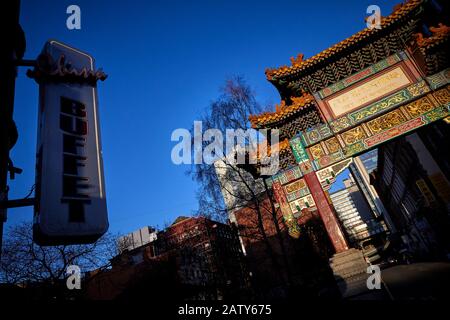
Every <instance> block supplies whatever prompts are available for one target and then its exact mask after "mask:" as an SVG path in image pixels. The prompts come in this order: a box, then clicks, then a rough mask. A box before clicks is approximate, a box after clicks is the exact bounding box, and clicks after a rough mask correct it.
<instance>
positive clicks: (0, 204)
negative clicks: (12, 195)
mask: <svg viewBox="0 0 450 320" xmlns="http://www.w3.org/2000/svg"><path fill="white" fill-rule="evenodd" d="M35 202H36V198H25V199H16V200H4V201H0V209H9V208H18V207H28V206H34V204H35Z"/></svg>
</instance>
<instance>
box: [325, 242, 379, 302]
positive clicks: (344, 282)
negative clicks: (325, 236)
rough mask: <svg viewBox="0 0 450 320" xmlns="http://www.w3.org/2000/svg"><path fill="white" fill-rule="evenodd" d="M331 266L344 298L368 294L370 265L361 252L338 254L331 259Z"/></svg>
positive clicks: (347, 251) (356, 250) (350, 251)
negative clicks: (368, 269) (368, 268)
mask: <svg viewBox="0 0 450 320" xmlns="http://www.w3.org/2000/svg"><path fill="white" fill-rule="evenodd" d="M329 264H330V267H331V269H332V270H333V275H334V278H335V279H336V283H337V285H338V288H339V291H340V292H341V295H342V297H343V298H350V297H353V296H356V295H361V294H364V293H368V292H369V291H371V290H369V289H368V288H367V279H368V277H369V276H370V275H371V274H369V273H367V267H368V264H367V262H366V260H365V259H364V255H363V253H362V251H361V250H358V249H349V250H346V251H343V252H340V253H336V254H335V255H334V256H333V257H331V258H330V260H329Z"/></svg>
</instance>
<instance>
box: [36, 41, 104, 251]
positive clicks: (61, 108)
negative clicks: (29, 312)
mask: <svg viewBox="0 0 450 320" xmlns="http://www.w3.org/2000/svg"><path fill="white" fill-rule="evenodd" d="M28 76H29V77H31V78H33V79H35V80H36V82H37V83H38V84H39V116H38V140H37V150H36V204H35V208H34V226H33V237H34V240H35V242H37V243H38V244H41V245H58V244H74V243H90V242H94V241H95V240H97V239H98V238H99V237H100V236H101V235H103V234H104V233H105V232H106V231H107V230H108V215H107V210H106V197H105V183H104V177H103V163H102V151H101V142H100V131H99V130H100V127H99V115H98V104H97V85H96V84H97V81H98V80H105V79H106V75H105V74H104V73H103V72H102V71H101V70H95V69H94V59H93V58H92V57H91V56H90V55H88V54H86V53H83V52H81V51H79V50H77V49H75V48H72V47H69V46H67V45H65V44H63V43H60V42H58V41H48V42H47V43H46V44H45V46H44V49H43V51H42V53H41V54H40V56H39V57H38V60H37V63H36V67H35V68H34V70H28Z"/></svg>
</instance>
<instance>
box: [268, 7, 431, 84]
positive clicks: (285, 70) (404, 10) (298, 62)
mask: <svg viewBox="0 0 450 320" xmlns="http://www.w3.org/2000/svg"><path fill="white" fill-rule="evenodd" d="M422 2H423V0H410V1H408V2H406V3H405V4H403V5H397V6H396V7H395V8H394V12H393V13H391V14H390V15H389V16H387V17H383V19H382V21H381V29H383V28H385V27H387V26H389V25H391V24H392V23H394V22H395V21H397V20H399V19H401V18H402V17H404V16H406V15H407V14H408V13H409V12H411V11H412V10H413V9H414V8H416V7H417V6H419V5H420V4H421V3H422ZM379 31H380V29H375V28H373V29H369V28H365V29H363V30H361V31H359V32H358V33H356V34H354V35H353V36H351V37H350V38H347V39H345V40H343V41H341V42H339V43H337V44H335V45H334V46H331V47H329V48H328V49H326V50H324V51H322V52H320V53H318V54H316V55H315V56H312V57H311V58H308V59H306V60H303V56H302V55H299V56H298V57H297V59H293V58H291V62H292V66H290V67H288V66H281V67H279V68H275V69H266V77H267V79H268V80H272V79H274V78H278V77H282V76H286V75H290V74H293V73H295V72H298V71H301V70H304V69H306V68H308V67H310V66H312V65H314V64H316V63H318V62H320V61H323V60H325V59H327V58H329V57H331V56H332V55H334V54H336V53H338V52H340V51H342V50H343V49H345V48H347V47H349V46H351V45H352V44H354V43H357V42H359V41H362V40H363V39H366V38H368V37H369V36H371V35H372V34H375V33H377V32H379Z"/></svg>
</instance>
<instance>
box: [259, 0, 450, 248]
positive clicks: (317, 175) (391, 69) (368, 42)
mask: <svg viewBox="0 0 450 320" xmlns="http://www.w3.org/2000/svg"><path fill="white" fill-rule="evenodd" d="M430 10H432V9H431V8H430V7H428V3H427V2H426V1H409V2H407V3H406V4H404V5H402V6H400V7H397V8H396V10H395V11H394V12H393V13H392V14H391V15H389V16H388V17H385V18H383V21H382V26H381V29H379V30H378V29H364V30H362V31H360V32H359V33H357V34H355V35H353V36H352V37H350V38H348V39H346V40H344V41H342V42H340V43H338V44H337V45H335V46H333V47H331V48H328V49H327V50H325V51H323V52H321V53H319V54H318V55H316V56H313V57H311V58H309V59H307V60H303V56H302V55H299V56H298V57H297V58H296V59H295V58H291V62H292V66H289V67H287V66H284V67H281V68H278V69H269V70H266V75H267V78H268V80H269V81H271V82H272V83H273V84H274V85H275V86H276V88H277V89H278V90H279V92H280V95H281V97H282V102H281V104H280V105H277V106H276V111H275V112H266V113H263V114H260V115H254V116H251V117H250V121H251V123H252V126H253V127H254V128H266V129H271V128H272V129H275V128H276V129H279V130H280V134H281V137H280V140H283V141H282V142H281V143H280V162H281V163H280V164H281V168H282V170H281V171H280V172H279V173H278V174H276V175H275V176H273V177H271V178H270V179H268V180H269V181H268V182H269V183H270V184H271V185H272V187H273V190H274V196H275V199H276V201H277V202H278V203H279V204H280V210H281V211H282V214H283V216H284V218H285V220H286V221H290V222H291V221H292V220H295V219H296V217H297V216H298V214H299V213H300V212H301V211H302V209H304V208H307V207H310V206H313V205H314V206H316V208H317V211H318V213H319V216H320V217H321V219H322V221H323V223H324V226H325V229H326V231H327V233H328V235H329V238H330V240H331V242H332V244H333V246H334V248H335V250H336V252H342V251H345V250H347V249H348V244H347V241H346V239H345V237H344V233H343V231H342V229H341V226H340V224H339V221H338V220H337V218H336V215H335V213H334V209H333V208H332V205H331V204H330V201H329V199H328V197H327V194H326V193H325V192H324V190H327V189H328V188H329V187H330V185H331V184H332V182H333V181H334V178H335V176H336V175H337V174H339V173H340V172H342V171H343V170H344V169H345V168H346V167H347V166H348V165H349V164H350V163H351V162H352V158H353V157H355V156H358V155H360V154H362V153H364V152H366V151H369V150H371V149H373V148H376V147H377V146H379V145H380V144H383V143H386V142H387V141H390V140H392V139H395V138H396V137H399V136H401V135H404V134H407V133H411V132H413V131H415V130H417V129H419V128H421V127H423V126H426V125H428V124H430V123H433V122H435V121H442V120H445V121H447V122H448V120H449V119H450V118H449V110H450V85H449V83H450V69H449V68H448V67H449V62H448V60H449V59H448V49H447V44H448V38H449V34H450V28H449V27H446V26H445V25H444V24H442V23H438V22H437V21H434V22H430V21H426V19H425V18H424V17H425V16H426V17H430V14H431V15H432V16H433V17H435V19H438V18H439V15H437V14H434V13H432V12H431V11H430ZM427 19H428V18H427ZM425 23H428V24H430V23H435V27H433V26H432V25H428V27H429V29H430V30H431V35H430V36H428V37H424V36H423V35H422V34H421V33H418V31H419V30H421V26H422V25H423V24H425ZM442 57H444V59H442ZM288 226H289V233H290V234H291V235H293V236H297V235H298V230H297V229H296V228H298V225H295V224H292V223H289V224H288Z"/></svg>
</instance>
